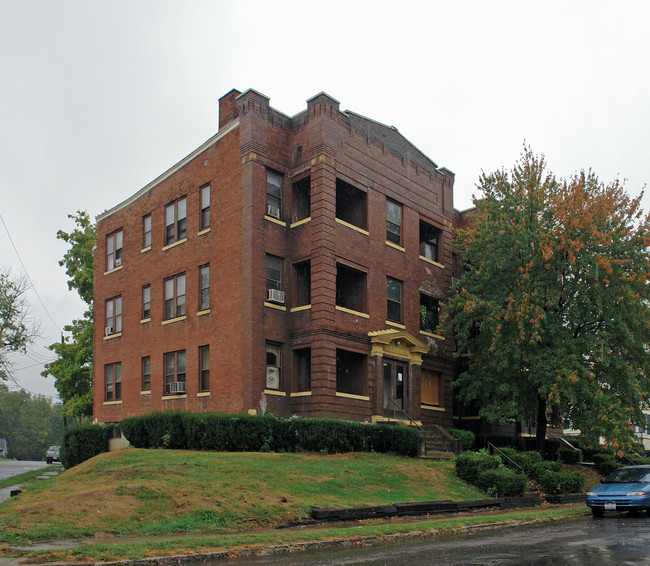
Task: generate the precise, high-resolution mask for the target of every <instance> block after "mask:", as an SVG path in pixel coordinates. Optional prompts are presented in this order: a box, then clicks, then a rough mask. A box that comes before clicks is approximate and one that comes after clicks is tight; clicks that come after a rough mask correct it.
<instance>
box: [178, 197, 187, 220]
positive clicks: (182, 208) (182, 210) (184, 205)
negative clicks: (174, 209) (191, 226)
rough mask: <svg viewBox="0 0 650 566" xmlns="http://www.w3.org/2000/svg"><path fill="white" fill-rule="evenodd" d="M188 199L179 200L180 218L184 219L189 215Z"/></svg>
mask: <svg viewBox="0 0 650 566" xmlns="http://www.w3.org/2000/svg"><path fill="white" fill-rule="evenodd" d="M186 213H187V200H186V199H184V198H182V199H181V200H179V201H178V219H179V220H182V219H184V218H185V216H187V214H186Z"/></svg>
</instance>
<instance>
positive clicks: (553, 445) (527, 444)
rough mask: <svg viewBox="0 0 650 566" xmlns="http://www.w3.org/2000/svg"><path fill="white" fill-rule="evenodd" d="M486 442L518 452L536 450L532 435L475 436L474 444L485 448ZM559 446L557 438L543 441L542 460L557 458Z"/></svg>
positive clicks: (535, 440) (535, 441)
mask: <svg viewBox="0 0 650 566" xmlns="http://www.w3.org/2000/svg"><path fill="white" fill-rule="evenodd" d="M488 442H490V443H491V444H493V445H494V446H498V447H499V448H501V447H503V446H506V447H508V448H514V449H515V450H518V451H519V452H538V450H537V439H535V438H532V437H519V436H503V435H482V436H477V437H476V441H475V446H476V447H484V448H487V445H488V444H487V443H488ZM561 446H562V444H561V442H560V440H559V439H557V438H547V439H546V441H545V442H544V453H543V454H542V458H543V459H544V460H557V455H558V450H559V449H560V448H561Z"/></svg>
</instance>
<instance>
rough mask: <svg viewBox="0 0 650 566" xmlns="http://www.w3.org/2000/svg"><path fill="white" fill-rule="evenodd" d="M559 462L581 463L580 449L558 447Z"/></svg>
mask: <svg viewBox="0 0 650 566" xmlns="http://www.w3.org/2000/svg"><path fill="white" fill-rule="evenodd" d="M558 457H559V459H560V462H563V463H564V464H582V451H581V450H572V449H571V448H560V450H559V452H558Z"/></svg>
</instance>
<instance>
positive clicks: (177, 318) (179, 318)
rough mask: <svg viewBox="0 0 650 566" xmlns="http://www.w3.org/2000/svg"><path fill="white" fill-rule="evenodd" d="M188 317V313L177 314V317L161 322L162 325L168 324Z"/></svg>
mask: <svg viewBox="0 0 650 566" xmlns="http://www.w3.org/2000/svg"><path fill="white" fill-rule="evenodd" d="M186 318H187V315H186V314H184V315H183V316H177V317H176V318H169V319H167V320H163V321H162V322H161V323H160V326H166V325H168V324H173V323H174V322H179V321H181V320H185V319H186Z"/></svg>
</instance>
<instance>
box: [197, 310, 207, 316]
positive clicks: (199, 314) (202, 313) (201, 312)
mask: <svg viewBox="0 0 650 566" xmlns="http://www.w3.org/2000/svg"><path fill="white" fill-rule="evenodd" d="M206 314H210V309H205V310H204V311H199V312H197V313H196V316H204V315H206Z"/></svg>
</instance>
